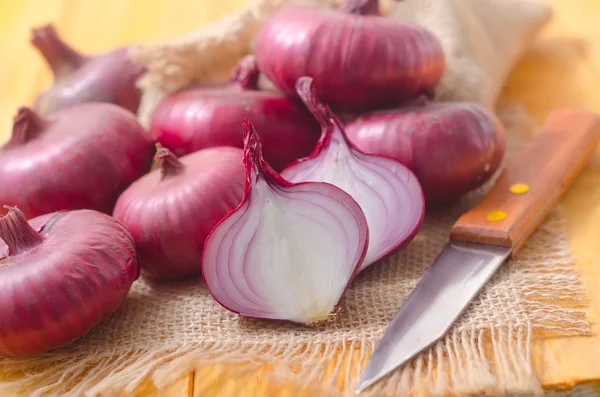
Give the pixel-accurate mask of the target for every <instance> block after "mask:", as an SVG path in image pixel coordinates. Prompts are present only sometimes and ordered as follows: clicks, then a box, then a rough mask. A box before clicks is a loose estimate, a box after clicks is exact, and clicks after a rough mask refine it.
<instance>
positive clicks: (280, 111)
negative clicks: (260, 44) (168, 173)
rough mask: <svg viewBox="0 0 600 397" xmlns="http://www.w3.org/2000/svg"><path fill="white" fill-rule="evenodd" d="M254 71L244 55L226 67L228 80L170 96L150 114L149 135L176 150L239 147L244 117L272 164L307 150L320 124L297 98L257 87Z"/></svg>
mask: <svg viewBox="0 0 600 397" xmlns="http://www.w3.org/2000/svg"><path fill="white" fill-rule="evenodd" d="M258 77H259V71H258V69H257V67H256V62H255V60H254V57H253V56H247V57H245V58H243V59H242V60H241V62H240V63H239V64H238V65H237V66H236V67H235V68H234V69H233V70H232V71H231V77H230V81H229V84H228V85H227V86H225V87H220V88H206V87H199V88H198V87H192V88H188V89H185V90H183V91H181V92H177V93H175V94H173V95H171V96H169V97H168V98H166V99H165V100H164V101H163V102H162V103H160V104H159V105H158V106H157V108H156V110H155V111H154V113H153V115H152V119H151V126H150V131H151V134H152V137H153V138H154V139H155V140H156V141H157V142H160V143H161V144H162V145H163V146H165V147H167V148H169V149H170V150H172V151H173V153H175V154H176V155H177V156H183V155H185V154H188V153H191V152H194V151H196V150H200V149H204V148H207V147H213V146H233V147H237V148H242V147H243V146H244V142H243V139H242V131H241V129H240V122H241V120H242V119H243V118H245V117H247V118H249V119H250V120H251V121H252V122H253V123H254V124H255V125H256V126H257V128H259V131H260V132H259V134H260V137H261V139H262V141H263V142H264V147H265V149H264V150H265V160H267V162H268V163H269V164H270V165H271V166H272V167H274V168H275V169H282V168H283V167H284V166H285V164H287V163H290V162H292V161H294V160H296V159H298V158H300V157H303V156H306V155H308V154H309V153H310V152H311V151H312V150H313V148H314V146H315V144H316V143H317V140H318V139H319V135H320V129H319V124H318V123H317V122H316V121H315V120H314V118H313V117H312V116H311V114H310V113H309V112H308V111H307V110H306V108H305V107H304V106H302V103H301V102H299V101H297V100H296V99H291V98H288V97H286V96H284V95H281V94H278V93H273V92H266V91H259V90H258V87H257V82H258Z"/></svg>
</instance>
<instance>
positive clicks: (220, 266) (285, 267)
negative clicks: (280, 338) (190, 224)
mask: <svg viewBox="0 0 600 397" xmlns="http://www.w3.org/2000/svg"><path fill="white" fill-rule="evenodd" d="M244 126H245V130H246V131H245V138H244V141H245V144H244V165H245V168H246V183H245V191H244V198H243V201H242V203H241V204H240V205H239V206H238V207H237V208H236V209H235V210H233V211H232V212H231V213H230V214H229V215H228V216H227V217H225V218H224V219H223V220H222V221H220V222H219V223H218V224H217V225H216V226H215V228H214V229H213V230H212V231H211V233H210V235H209V236H208V238H207V239H206V243H205V248H204V253H203V258H202V263H203V268H202V272H203V276H204V280H205V282H206V285H207V286H208V289H209V291H210V293H211V294H212V296H213V297H214V298H215V300H216V301H217V302H218V303H219V304H220V305H221V306H223V307H224V308H226V309H227V310H230V311H232V312H235V313H238V314H240V315H242V316H248V317H255V318H262V319H270V320H282V321H289V322H293V323H299V324H304V325H315V324H318V323H321V322H324V321H329V320H331V319H332V317H333V316H334V315H335V313H336V312H337V310H338V308H339V301H340V299H341V296H342V295H343V292H344V291H345V290H346V288H347V287H348V285H349V283H350V282H351V281H352V279H353V278H354V276H355V275H356V273H357V271H358V269H359V268H360V265H361V263H362V261H363V260H364V256H365V254H366V248H367V246H368V240H369V232H368V227H367V224H366V219H365V217H364V214H363V213H362V211H361V209H360V207H359V206H358V204H357V203H356V201H354V200H353V199H352V198H351V197H350V196H349V195H348V194H347V193H345V192H344V191H342V190H341V189H339V188H337V187H335V186H333V185H331V184H328V183H300V184H292V183H290V182H288V181H286V180H285V179H283V178H282V177H281V176H280V175H279V174H277V173H275V172H274V170H273V169H272V168H271V167H270V166H269V165H268V164H267V163H266V162H265V161H264V159H263V158H262V155H261V146H260V140H259V137H258V134H257V132H256V130H255V129H254V127H253V125H252V124H251V123H250V122H249V121H248V120H247V119H245V120H244ZM282 203H286V207H285V208H284V207H283V204H282ZM255 206H258V208H255ZM263 207H264V208H263ZM267 207H268V208H271V210H273V211H275V212H276V213H279V215H280V218H279V221H282V223H280V224H279V225H278V226H281V227H282V228H283V229H282V230H279V232H280V233H275V234H268V233H267V234H264V229H265V228H266V227H268V224H269V222H272V219H269V216H267V215H269V212H268V211H266V210H265V212H259V210H261V209H266V208H267ZM278 211H284V212H278ZM263 215H265V216H263ZM299 220H301V221H302V222H298V221H299ZM303 222H308V223H311V224H312V225H313V226H314V228H309V229H308V230H299V228H302V227H303V226H306V225H305V224H304V223H303ZM261 231H262V232H263V233H261ZM303 233H304V234H303ZM320 233H323V234H320ZM340 233H343V236H342V235H341V234H340ZM292 236H293V238H291V237H292ZM265 238H267V239H269V238H273V239H275V240H276V241H272V242H271V243H269V242H268V241H266V240H263V239H265ZM288 238H290V239H288ZM311 239H312V240H315V239H316V240H315V242H316V244H314V245H310V244H307V241H308V240H311ZM338 239H339V240H338ZM297 240H300V241H297ZM305 240H306V241H305ZM329 240H335V243H332V241H329ZM302 243H306V246H304V245H301V244H302ZM261 244H265V245H264V246H262V245H261ZM323 244H325V245H326V248H325V250H329V249H330V248H331V252H335V253H336V254H339V255H343V258H339V257H337V256H336V255H333V257H334V258H336V260H338V261H340V262H338V263H336V262H333V261H325V263H322V264H321V263H315V262H313V261H312V260H310V258H309V259H308V260H306V262H304V263H302V258H301V257H300V256H302V255H308V256H310V255H313V256H314V258H319V257H321V256H322V255H325V254H326V252H325V250H323V249H322V248H323V246H320V245H323ZM281 252H284V253H287V254H288V255H287V256H285V257H280V258H279V260H277V258H275V256H277V254H278V253H281ZM294 253H296V254H298V255H293V254H294ZM282 258H283V259H284V260H281V259H282ZM314 258H313V259H314ZM346 259H348V261H346ZM253 260H255V262H254V261H253ZM290 261H294V263H290ZM290 265H292V267H290ZM293 265H296V266H298V265H299V266H300V267H301V268H300V269H296V268H293ZM302 265H304V266H305V267H302ZM311 265H315V266H316V268H315V266H313V268H311ZM321 265H323V266H321ZM294 272H296V273H294ZM313 272H314V273H313ZM326 281H329V282H330V283H331V284H327V285H326V288H324V290H321V291H320V294H318V293H317V294H316V295H311V292H313V293H314V292H315V291H316V290H317V289H319V288H323V285H322V284H321V282H326ZM257 283H263V285H262V286H258V284H257ZM257 286H258V288H259V289H257ZM327 287H331V290H330V289H328V288H327ZM277 291H279V292H277ZM277 293H279V294H280V295H279V297H275V296H274V295H277ZM286 298H287V299H291V300H288V301H287V302H286V301H285V300H286Z"/></svg>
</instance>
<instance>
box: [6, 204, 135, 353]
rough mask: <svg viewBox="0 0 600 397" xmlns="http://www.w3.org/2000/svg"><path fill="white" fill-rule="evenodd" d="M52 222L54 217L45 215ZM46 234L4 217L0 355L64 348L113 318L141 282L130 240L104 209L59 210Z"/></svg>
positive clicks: (16, 215)
mask: <svg viewBox="0 0 600 397" xmlns="http://www.w3.org/2000/svg"><path fill="white" fill-rule="evenodd" d="M45 218H48V217H45ZM31 223H32V224H37V225H38V227H39V228H40V231H39V232H38V231H36V230H35V229H34V228H32V227H31V226H30V225H29V224H28V223H27V220H26V219H25V216H24V215H23V213H22V212H21V211H19V210H18V209H16V208H10V210H9V212H8V214H7V215H6V216H4V217H0V239H2V240H4V242H5V243H6V245H7V246H8V256H6V254H2V250H1V249H0V356H8V357H23V356H32V355H37V354H41V353H44V352H46V351H48V350H52V349H56V348H59V347H61V346H65V345H67V344H69V343H71V342H73V341H74V340H76V339H77V338H79V337H81V336H82V335H84V334H85V333H86V332H88V331H89V330H90V329H91V328H92V327H93V326H94V325H96V324H97V323H98V322H99V321H100V320H102V319H104V318H105V317H107V316H108V315H109V314H111V313H112V312H113V311H114V310H115V309H116V308H117V307H118V306H119V305H120V304H121V302H122V301H123V300H124V299H125V297H126V296H127V294H128V292H129V289H130V287H131V285H132V284H133V282H134V281H135V280H136V279H137V278H138V277H139V265H138V261H137V256H136V252H135V245H134V242H133V239H132V238H131V235H130V234H129V232H127V230H126V229H125V228H124V227H123V225H121V224H120V223H119V222H117V221H116V220H114V219H113V218H111V217H110V216H108V215H105V214H102V213H100V212H97V211H90V210H79V211H72V212H68V211H66V212H60V213H57V214H54V215H53V216H52V217H50V218H49V219H46V222H44V224H43V226H40V222H39V221H38V219H33V220H32V221H31Z"/></svg>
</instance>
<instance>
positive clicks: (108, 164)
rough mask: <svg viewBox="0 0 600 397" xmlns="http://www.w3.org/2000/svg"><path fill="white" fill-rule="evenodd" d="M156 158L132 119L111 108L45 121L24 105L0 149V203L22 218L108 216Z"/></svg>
mask: <svg viewBox="0 0 600 397" xmlns="http://www.w3.org/2000/svg"><path fill="white" fill-rule="evenodd" d="M153 153H154V147H153V145H152V141H151V140H150V137H149V136H148V134H147V133H146V132H145V131H144V129H143V128H142V126H141V125H140V124H139V123H138V122H137V119H136V117H135V115H134V114H133V113H131V112H129V111H127V110H124V109H122V108H120V107H118V106H116V105H113V104H108V103H86V104H79V105H74V106H72V107H69V108H66V109H63V110H60V111H58V112H56V113H54V114H52V115H51V116H49V117H48V118H44V117H41V116H39V115H38V114H36V113H35V112H34V111H33V110H32V109H29V108H26V107H22V108H20V109H19V110H18V112H17V115H16V116H15V118H14V125H13V134H12V137H11V139H10V140H9V141H8V142H7V143H6V144H5V145H4V146H2V147H0V186H2V189H0V202H2V203H5V204H6V205H11V206H18V207H19V209H20V210H21V211H23V213H25V216H26V217H27V218H33V217H36V216H39V215H42V214H48V213H51V212H55V211H60V210H65V209H69V210H75V209H93V210H97V211H101V212H104V213H108V214H110V213H111V212H112V209H113V206H114V204H115V202H116V200H117V197H118V196H119V194H120V193H121V192H122V191H123V190H125V188H127V186H129V185H130V184H131V183H132V182H133V181H135V180H136V179H138V178H139V177H141V176H142V175H143V174H145V173H146V172H147V171H148V170H149V169H150V165H151V164H152V155H153ZM0 213H2V210H0Z"/></svg>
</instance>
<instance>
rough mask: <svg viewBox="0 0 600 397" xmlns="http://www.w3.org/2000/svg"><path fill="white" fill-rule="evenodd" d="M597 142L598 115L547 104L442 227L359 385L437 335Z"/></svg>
mask: <svg viewBox="0 0 600 397" xmlns="http://www.w3.org/2000/svg"><path fill="white" fill-rule="evenodd" d="M599 142H600V116H599V115H598V114H596V113H593V112H591V111H588V110H584V109H561V110H557V111H555V112H553V113H552V114H551V115H550V116H549V117H548V118H547V119H546V121H545V122H544V125H543V127H542V129H541V130H540V131H539V133H538V134H536V135H535V136H534V138H533V139H532V141H531V142H530V143H529V144H528V145H527V146H526V147H525V148H524V149H523V150H522V151H521V152H520V153H518V154H517V155H516V156H515V157H514V158H513V159H511V161H510V162H509V163H508V164H507V166H506V167H505V168H504V170H503V171H502V173H501V174H500V176H499V178H498V180H497V182H496V184H495V185H494V186H493V187H492V189H491V190H490V192H489V193H488V194H487V195H486V197H485V198H484V199H483V200H482V201H481V202H480V203H479V204H478V205H476V206H475V207H474V208H473V209H471V210H470V211H468V212H467V213H465V214H463V215H462V216H461V217H460V218H459V220H458V221H457V222H456V223H455V224H454V226H453V227H452V229H451V231H450V241H449V242H448V244H447V245H446V246H445V247H444V249H443V250H442V252H441V253H440V254H439V256H438V257H437V258H436V260H435V261H434V262H433V264H432V265H431V266H430V267H429V268H428V269H427V271H426V272H425V274H424V275H423V277H422V278H421V280H420V281H419V283H418V284H417V286H416V287H415V289H414V290H413V291H412V293H411V294H410V296H409V297H408V299H407V300H406V302H405V303H404V305H403V306H402V307H401V309H400V311H399V312H398V313H397V314H396V316H395V317H394V319H393V320H392V322H391V323H390V325H389V326H388V328H387V329H386V331H385V333H384V335H383V338H382V340H381V341H380V342H379V344H378V345H377V346H376V348H375V350H374V352H373V354H372V355H371V357H370V358H369V362H368V363H367V366H366V368H365V370H364V372H363V373H362V375H361V377H360V379H359V381H358V386H357V388H356V393H357V394H358V393H360V392H361V391H363V390H365V389H366V388H368V387H369V386H371V385H372V384H373V383H375V382H377V381H378V380H380V379H381V378H383V377H384V376H386V375H387V374H389V373H390V372H392V371H393V370H394V369H395V368H397V367H398V366H400V365H402V364H404V363H406V362H407V361H408V360H410V359H412V358H413V357H415V356H416V355H417V354H419V353H420V352H422V351H423V350H424V349H426V348H428V347H429V346H431V345H432V344H433V343H435V342H436V341H438V340H439V339H440V338H442V337H443V336H444V335H445V334H446V333H447V331H448V330H449V329H450V328H451V327H452V325H453V324H454V322H455V321H456V320H457V319H458V318H459V317H460V315H461V314H462V312H463V311H464V310H465V309H466V308H467V307H468V305H469V303H470V302H471V301H472V300H473V298H474V297H475V296H476V295H477V293H478V292H479V290H480V289H481V288H482V287H483V286H484V284H485V283H486V282H487V281H488V280H489V279H490V278H491V277H492V276H493V275H494V273H495V272H496V270H498V268H499V267H500V266H501V265H502V263H504V261H505V260H506V259H507V258H508V257H511V256H514V255H516V254H517V252H518V251H519V249H520V248H521V247H522V246H523V244H524V243H525V241H526V240H527V238H528V237H529V236H530V235H531V233H533V231H534V230H535V228H536V227H537V226H538V225H539V224H540V223H541V222H542V220H543V219H544V218H545V216H546V215H547V213H548V212H549V211H550V209H552V207H553V206H554V205H555V204H556V203H557V201H558V200H559V198H560V197H561V196H562V194H563V192H564V191H565V190H566V189H567V187H568V186H569V185H570V184H571V182H572V181H573V179H574V178H575V177H576V176H577V174H578V173H579V172H580V171H581V169H582V168H583V167H584V166H585V165H586V164H587V163H588V161H589V159H590V157H591V156H592V155H593V153H594V151H595V149H596V147H597V145H598V143H599Z"/></svg>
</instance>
